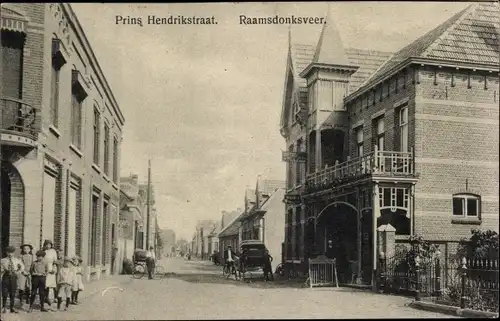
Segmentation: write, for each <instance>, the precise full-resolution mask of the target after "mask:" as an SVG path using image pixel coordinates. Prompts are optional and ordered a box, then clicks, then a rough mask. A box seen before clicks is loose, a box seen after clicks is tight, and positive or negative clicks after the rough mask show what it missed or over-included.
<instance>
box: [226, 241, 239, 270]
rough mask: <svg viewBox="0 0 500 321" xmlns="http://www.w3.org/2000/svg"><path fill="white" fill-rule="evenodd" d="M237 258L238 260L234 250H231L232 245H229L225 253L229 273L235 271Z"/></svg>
mask: <svg viewBox="0 0 500 321" xmlns="http://www.w3.org/2000/svg"><path fill="white" fill-rule="evenodd" d="M235 258H236V253H234V251H233V249H232V248H231V245H228V246H227V247H226V250H225V251H224V262H225V264H226V268H227V269H228V270H229V271H232V269H234V260H235Z"/></svg>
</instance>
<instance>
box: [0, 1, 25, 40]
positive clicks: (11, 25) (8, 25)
mask: <svg viewBox="0 0 500 321" xmlns="http://www.w3.org/2000/svg"><path fill="white" fill-rule="evenodd" d="M27 22H28V19H26V17H25V16H24V15H22V14H20V13H19V12H17V11H16V10H15V9H12V8H8V7H6V6H5V5H2V6H1V28H2V30H9V31H14V32H22V33H26V24H27Z"/></svg>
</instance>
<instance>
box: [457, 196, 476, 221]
mask: <svg viewBox="0 0 500 321" xmlns="http://www.w3.org/2000/svg"><path fill="white" fill-rule="evenodd" d="M452 206H453V216H454V217H460V216H462V217H477V218H479V217H480V215H481V197H480V196H479V195H476V194H470V193H460V194H454V195H453V205H452Z"/></svg>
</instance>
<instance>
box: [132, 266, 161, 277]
mask: <svg viewBox="0 0 500 321" xmlns="http://www.w3.org/2000/svg"><path fill="white" fill-rule="evenodd" d="M147 273H148V272H147V266H146V262H136V263H135V265H134V271H133V272H132V276H133V277H134V278H135V279H142V277H143V276H144V275H146V274H147ZM165 275H166V274H165V269H164V268H163V266H161V265H155V268H154V271H153V278H154V279H162V278H164V277H165Z"/></svg>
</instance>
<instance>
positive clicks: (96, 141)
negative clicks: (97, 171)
mask: <svg viewBox="0 0 500 321" xmlns="http://www.w3.org/2000/svg"><path fill="white" fill-rule="evenodd" d="M100 124H101V114H100V113H99V109H97V107H95V106H94V164H96V165H99V148H100V144H99V139H100V135H101V133H100V131H101V128H100Z"/></svg>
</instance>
